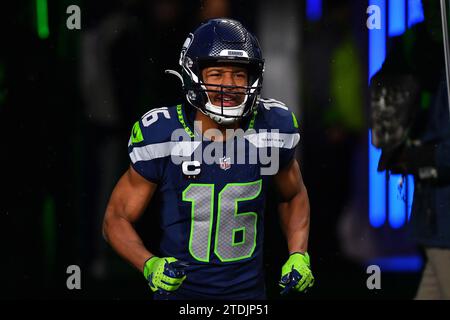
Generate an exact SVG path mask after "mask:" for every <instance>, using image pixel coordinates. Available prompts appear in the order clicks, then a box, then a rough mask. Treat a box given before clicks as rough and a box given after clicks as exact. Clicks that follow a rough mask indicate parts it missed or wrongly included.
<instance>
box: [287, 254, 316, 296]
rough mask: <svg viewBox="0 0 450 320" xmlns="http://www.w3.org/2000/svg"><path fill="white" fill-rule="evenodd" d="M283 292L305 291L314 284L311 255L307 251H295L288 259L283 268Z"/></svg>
mask: <svg viewBox="0 0 450 320" xmlns="http://www.w3.org/2000/svg"><path fill="white" fill-rule="evenodd" d="M279 284H280V286H281V287H282V288H283V291H282V292H281V294H283V295H284V294H286V293H288V292H289V291H291V290H294V291H297V292H303V291H305V290H306V289H307V288H310V287H312V286H313V285H314V276H313V274H312V272H311V267H310V261H309V255H308V253H307V252H305V253H300V252H295V253H292V254H291V255H290V256H289V259H288V261H287V262H286V263H285V264H284V265H283V267H282V269H281V281H280V283H279Z"/></svg>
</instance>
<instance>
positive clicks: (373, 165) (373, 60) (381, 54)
mask: <svg viewBox="0 0 450 320" xmlns="http://www.w3.org/2000/svg"><path fill="white" fill-rule="evenodd" d="M369 5H377V6H378V7H379V8H380V15H381V16H380V17H381V29H373V30H369V81H370V79H371V78H372V77H373V76H374V75H375V73H377V71H378V70H380V68H381V66H382V64H383V62H384V60H385V58H386V1H385V0H369ZM380 156H381V150H378V149H376V148H375V147H374V146H373V145H372V133H371V132H370V131H369V221H370V224H371V225H372V226H373V227H375V228H379V227H381V226H382V225H383V224H384V223H385V221H386V191H385V190H386V174H385V173H380V172H377V165H378V160H379V159H380Z"/></svg>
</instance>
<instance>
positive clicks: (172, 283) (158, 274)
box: [144, 256, 187, 292]
mask: <svg viewBox="0 0 450 320" xmlns="http://www.w3.org/2000/svg"><path fill="white" fill-rule="evenodd" d="M186 266H187V265H186V264H184V263H182V262H180V261H178V260H177V259H176V258H173V257H164V258H159V257H156V256H153V257H151V258H150V259H148V260H147V261H146V262H145V265H144V277H145V279H147V280H148V283H149V286H150V288H151V289H152V291H153V292H156V291H158V290H160V291H166V292H172V291H175V290H177V289H178V288H179V287H180V285H181V284H182V283H183V281H184V280H185V279H186V274H185V268H186Z"/></svg>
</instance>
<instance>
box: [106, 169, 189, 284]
mask: <svg viewBox="0 0 450 320" xmlns="http://www.w3.org/2000/svg"><path fill="white" fill-rule="evenodd" d="M156 187H157V184H155V183H152V182H150V181H148V180H147V179H145V178H144V177H142V176H141V175H139V174H138V173H137V172H136V171H135V170H134V169H133V167H132V166H130V168H129V169H128V170H127V172H125V174H124V175H123V176H122V177H121V178H120V180H119V182H118V183H117V185H116V186H115V188H114V190H113V192H112V195H111V198H110V200H109V203H108V206H107V208H106V213H105V218H104V221H103V235H104V237H105V239H106V241H107V242H109V244H110V245H111V246H112V247H113V248H114V250H116V252H117V253H118V254H119V255H120V256H122V257H123V258H124V259H125V260H127V261H128V262H129V263H131V264H132V265H133V266H135V267H136V269H138V270H139V271H141V272H142V273H143V274H144V277H145V279H147V281H148V282H149V285H150V288H151V289H152V290H153V291H165V292H170V291H175V290H177V289H178V288H179V287H180V285H181V284H182V282H183V281H184V280H185V279H186V275H185V271H184V268H185V266H184V265H183V264H182V263H180V262H179V261H178V260H177V259H176V258H174V257H162V258H160V257H157V256H155V255H153V254H152V253H151V252H150V251H148V250H147V249H146V248H145V246H144V244H143V242H142V240H141V238H140V237H139V235H138V234H137V232H136V230H135V229H134V227H133V224H134V223H135V222H136V221H137V220H138V219H139V217H140V216H141V215H142V213H143V212H144V210H145V208H146V207H147V205H148V203H149V201H150V200H151V198H152V197H153V194H154V192H155V190H156Z"/></svg>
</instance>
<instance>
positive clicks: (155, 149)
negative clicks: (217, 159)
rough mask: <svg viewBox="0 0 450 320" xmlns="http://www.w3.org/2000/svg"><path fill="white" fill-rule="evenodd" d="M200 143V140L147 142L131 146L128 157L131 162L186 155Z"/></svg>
mask: <svg viewBox="0 0 450 320" xmlns="http://www.w3.org/2000/svg"><path fill="white" fill-rule="evenodd" d="M200 144H201V142H200V141H169V142H162V143H154V144H148V145H146V146H143V147H136V148H133V150H131V152H130V158H131V161H132V162H133V163H136V162H138V161H149V160H153V159H158V158H164V157H168V156H171V155H174V156H180V157H188V156H190V155H191V154H192V153H193V152H194V150H195V149H197V147H198V146H199V145H200Z"/></svg>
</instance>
